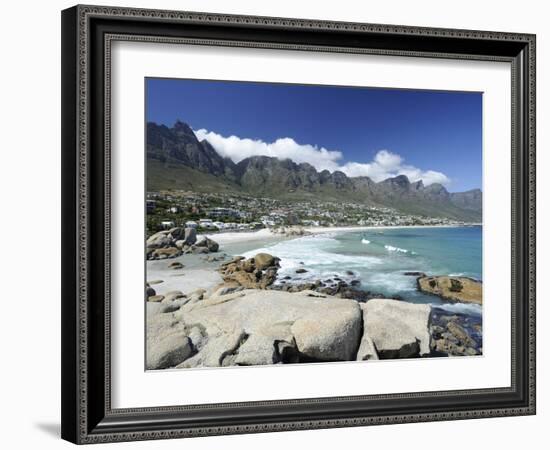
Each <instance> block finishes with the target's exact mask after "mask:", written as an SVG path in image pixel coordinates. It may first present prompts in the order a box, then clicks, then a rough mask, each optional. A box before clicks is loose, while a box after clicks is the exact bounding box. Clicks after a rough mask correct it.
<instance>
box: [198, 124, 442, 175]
mask: <svg viewBox="0 0 550 450" xmlns="http://www.w3.org/2000/svg"><path fill="white" fill-rule="evenodd" d="M195 134H196V135H197V138H198V139H199V140H203V139H206V140H207V141H208V142H210V144H212V146H213V147H214V148H215V149H216V151H217V152H218V153H219V154H220V155H221V156H223V157H228V158H230V159H231V160H232V161H233V162H235V163H238V162H239V161H242V160H243V159H245V158H248V157H250V156H259V155H263V156H271V157H276V158H279V159H286V158H289V159H291V160H293V161H294V162H296V163H309V164H311V165H312V166H313V167H315V168H316V169H317V170H319V171H321V170H325V169H327V170H329V171H330V172H334V171H335V170H340V171H342V172H344V173H345V174H346V175H348V176H349V177H359V176H367V177H370V178H371V179H372V180H374V181H376V182H378V181H382V180H385V179H386V178H390V177H395V176H397V175H406V176H407V177H408V178H409V180H410V181H411V182H415V181H418V180H422V181H423V182H424V185H426V186H428V185H430V184H432V183H441V184H443V185H449V183H450V182H451V180H450V179H449V178H448V177H447V176H446V175H445V174H444V173H441V172H437V171H435V170H422V169H419V168H417V167H414V166H411V165H408V164H404V160H403V158H402V157H401V156H400V155H398V154H396V153H392V152H390V151H388V150H380V151H378V153H376V155H375V157H374V160H373V161H372V162H370V163H358V162H348V163H345V164H343V165H342V164H340V163H339V161H340V160H341V159H342V158H343V155H342V152H340V151H338V150H328V149H326V148H324V147H317V146H314V145H309V144H299V143H297V142H296V141H295V140H294V139H292V138H289V137H286V138H280V139H277V140H276V141H275V142H271V143H268V142H264V141H262V140H254V139H248V138H240V137H238V136H229V137H225V136H222V135H220V134H218V133H215V132H213V131H208V130H205V129H200V130H197V131H195Z"/></svg>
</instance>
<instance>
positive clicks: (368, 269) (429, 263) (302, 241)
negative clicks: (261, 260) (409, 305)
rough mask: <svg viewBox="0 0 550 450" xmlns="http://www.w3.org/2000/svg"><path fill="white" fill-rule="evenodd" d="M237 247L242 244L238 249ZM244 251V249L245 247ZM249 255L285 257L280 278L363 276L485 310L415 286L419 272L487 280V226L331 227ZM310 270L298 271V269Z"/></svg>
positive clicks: (363, 281)
mask: <svg viewBox="0 0 550 450" xmlns="http://www.w3.org/2000/svg"><path fill="white" fill-rule="evenodd" d="M234 250H237V249H234ZM242 250H245V249H242ZM246 250H247V251H246V252H244V256H247V257H248V256H253V255H255V254H256V253H258V252H260V251H263V252H267V253H270V254H272V255H275V256H277V257H279V258H281V269H280V270H279V273H278V279H282V278H283V277H285V276H290V277H291V278H292V282H302V281H303V282H306V281H309V280H324V279H328V278H334V277H338V278H340V279H342V280H344V281H351V280H352V279H359V281H360V285H359V286H357V287H358V288H360V289H364V290H367V291H370V292H373V293H380V294H384V295H388V296H393V295H399V296H400V297H402V298H403V300H405V301H409V302H413V303H430V304H433V305H440V306H442V307H444V308H445V309H448V310H456V311H457V312H464V313H469V314H481V308H480V307H479V306H477V305H464V304H447V303H446V302H444V301H443V300H441V299H439V298H438V297H435V296H432V295H426V294H423V293H421V292H418V291H417V289H416V277H415V276H409V275H405V272H424V273H426V274H427V275H454V276H468V277H472V278H475V279H479V280H482V278H483V277H482V227H481V226H468V227H448V228H447V227H445V228H435V227H434V228H431V227H418V228H413V227H410V228H393V229H389V228H388V229H372V230H368V231H347V232H328V233H322V234H318V235H313V236H305V237H301V238H297V239H292V240H286V241H282V242H276V243H265V244H263V246H262V247H258V248H254V249H250V248H248V249H246ZM300 268H302V269H306V270H307V272H304V273H302V274H297V273H296V270H297V269H300Z"/></svg>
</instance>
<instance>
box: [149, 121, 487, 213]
mask: <svg viewBox="0 0 550 450" xmlns="http://www.w3.org/2000/svg"><path fill="white" fill-rule="evenodd" d="M164 189H185V190H194V191H198V192H219V191H220V190H223V191H226V192H227V191H229V192H235V193H247V194H254V195H260V196H263V197H273V198H280V199H285V200H307V199H315V200H321V201H354V202H357V203H362V204H367V205H373V206H386V207H391V208H395V209H397V210H399V211H402V212H405V213H410V214H420V215H425V216H433V217H448V218H451V219H458V220H466V221H481V207H482V193H481V191H480V190H479V189H473V190H470V191H466V192H453V193H450V192H448V191H447V189H446V188H445V187H444V186H443V185H441V184H438V183H432V184H430V185H428V186H424V184H423V182H422V180H419V181H416V182H410V180H409V179H408V178H407V177H406V176H405V175H398V176H396V177H393V178H388V179H386V180H384V181H380V182H374V181H373V180H372V179H371V178H369V177H348V176H347V175H346V174H345V173H343V172H340V171H334V172H332V173H331V172H329V171H328V170H323V171H320V172H319V171H317V170H316V169H315V167H313V166H312V165H311V164H308V163H300V164H297V163H295V162H294V161H292V160H290V159H278V158H275V157H269V156H251V157H249V158H245V159H243V160H242V161H240V162H238V163H234V162H233V161H232V160H231V159H229V158H224V157H222V156H221V155H220V154H218V152H216V150H215V149H214V147H212V145H211V144H210V143H209V142H208V141H207V140H202V141H199V139H197V137H196V135H195V133H194V132H193V130H192V129H191V127H190V126H189V125H187V124H186V123H184V122H181V121H177V122H176V123H175V125H174V126H173V127H172V128H169V127H167V126H165V125H158V124H156V123H153V122H149V123H148V124H147V190H149V191H155V190H164Z"/></svg>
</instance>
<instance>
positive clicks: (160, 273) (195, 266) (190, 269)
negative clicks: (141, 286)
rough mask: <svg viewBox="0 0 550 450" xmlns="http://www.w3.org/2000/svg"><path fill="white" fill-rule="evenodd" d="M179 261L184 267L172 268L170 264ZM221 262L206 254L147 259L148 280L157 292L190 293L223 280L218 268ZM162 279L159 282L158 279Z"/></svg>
mask: <svg viewBox="0 0 550 450" xmlns="http://www.w3.org/2000/svg"><path fill="white" fill-rule="evenodd" d="M174 261H178V262H180V263H182V264H183V265H184V267H183V269H175V270H174V269H171V268H170V267H168V266H169V264H171V263H172V262H174ZM219 265H220V262H219V261H216V262H208V261H206V260H205V259H204V255H183V256H180V257H178V258H173V259H165V260H161V261H147V282H148V283H150V284H151V287H152V288H153V289H154V290H155V292H156V293H157V294H160V295H165V294H166V293H167V292H170V291H181V292H183V293H184V294H189V293H191V292H193V291H195V290H197V289H206V290H209V289H212V288H213V287H215V286H217V285H218V284H220V283H221V282H222V281H223V280H222V277H221V276H220V274H219V273H218V272H216V269H217V268H218V267H219ZM159 280H160V281H162V282H161V283H157V281H159Z"/></svg>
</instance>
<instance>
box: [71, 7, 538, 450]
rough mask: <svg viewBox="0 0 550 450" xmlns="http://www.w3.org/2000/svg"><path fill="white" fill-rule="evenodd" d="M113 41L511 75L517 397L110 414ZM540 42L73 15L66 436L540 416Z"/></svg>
mask: <svg viewBox="0 0 550 450" xmlns="http://www.w3.org/2000/svg"><path fill="white" fill-rule="evenodd" d="M115 41H139V42H154V43H157V44H158V45H163V44H177V43H181V42H186V43H188V44H189V43H191V44H192V45H199V46H200V45H203V46H211V45H217V46H221V47H225V46H227V47H245V48H259V49H263V50H265V51H266V52H267V51H269V50H270V49H278V50H299V51H303V52H307V51H316V52H333V53H352V54H355V53H358V54H367V55H385V56H406V57H411V58H438V59H449V60H456V61H465V60H479V61H502V62H507V63H509V64H510V65H511V87H512V89H511V104H512V117H511V130H512V139H511V148H512V172H511V174H510V177H511V180H512V189H511V192H510V195H511V199H512V210H511V217H512V221H511V227H512V236H511V244H512V261H511V267H512V278H511V279H512V283H511V286H510V289H511V298H512V311H511V318H512V321H511V349H512V355H511V361H512V367H511V374H510V377H511V385H510V386H509V387H495V388H483V389H466V390H464V389H462V390H450V391H432V392H429V391H426V392H414V393H398V394H378V395H360V396H334V397H318V398H291V399H284V400H267V401H254V402H236V403H213V404H194V405H185V406H177V405H175V406H168V407H157V406H151V407H143V408H125V409H122V408H120V409H116V408H113V407H112V403H111V389H112V386H111V373H112V370H113V361H112V358H111V333H112V327H113V326H115V324H113V323H111V291H110V286H111V281H112V280H111V272H110V269H111V259H110V258H111V255H110V246H111V244H112V242H111V234H110V218H111V203H110V183H111V182H112V176H113V174H112V173H111V166H110V162H111V155H110V151H111V146H110V139H111V131H112V130H111V128H110V99H111V95H112V92H111V84H110V70H111V66H110V64H111V59H110V58H111V53H110V50H111V45H112V43H113V42H115ZM535 42H536V39H535V36H534V35H531V34H517V33H506V32H487V31H470V30H451V29H436V28H423V27H411V26H396V25H379V24H364V23H347V22H330V21H319V20H305V19H287V18H271V17H255V16H234V15H220V14H210V13H208V14H206V13H196V12H181V11H159V10H146V9H132V8H119V7H100V6H83V5H78V6H75V7H72V8H69V9H67V10H64V11H63V12H62V349H61V350H62V405H61V406H62V437H63V438H64V439H66V440H68V441H71V442H74V443H78V444H85V443H100V442H116V441H134V440H143V439H168V438H179V437H196V436H208V435H220V434H241V433H258V432H273V431H288V430H303V429H315V428H331V427H349V426H364V425H377V424H394V423H409V422H424V421H441V420H459V419H472V418H487V417H501V416H512V415H530V414H535V403H536V400H535V125H536V123H535ZM140 195H141V193H140ZM138 282H139V281H138Z"/></svg>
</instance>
